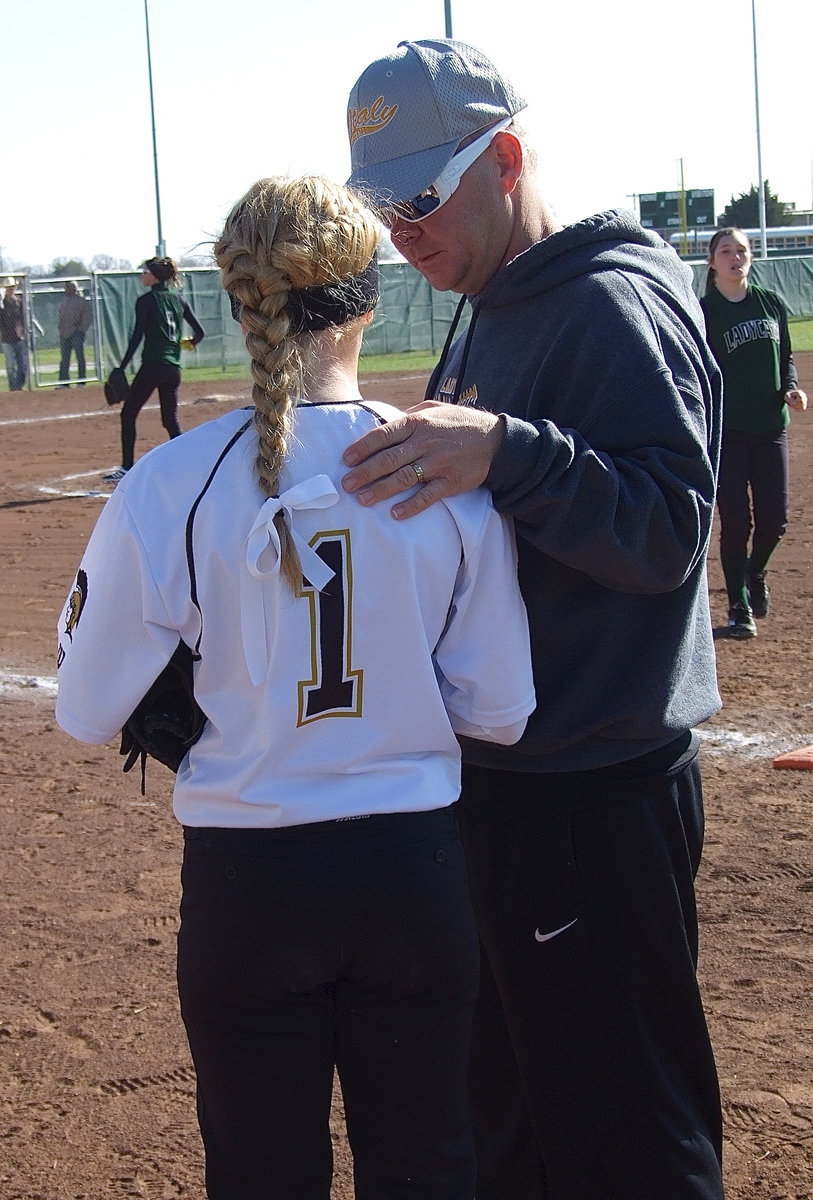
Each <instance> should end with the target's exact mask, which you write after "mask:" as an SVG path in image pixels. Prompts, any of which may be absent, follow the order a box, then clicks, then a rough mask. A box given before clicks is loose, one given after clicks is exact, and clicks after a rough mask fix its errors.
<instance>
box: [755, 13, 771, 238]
mask: <svg viewBox="0 0 813 1200" xmlns="http://www.w3.org/2000/svg"><path fill="white" fill-rule="evenodd" d="M751 28H752V30H753V37H754V107H755V110H756V123H757V174H758V175H759V185H758V186H759V229H760V235H761V236H760V255H759V257H760V258H767V257H768V232H767V224H768V222H767V219H766V215H765V182H764V180H763V178H762V139H761V136H760V132H759V70H758V67H757V9H756V0H751Z"/></svg>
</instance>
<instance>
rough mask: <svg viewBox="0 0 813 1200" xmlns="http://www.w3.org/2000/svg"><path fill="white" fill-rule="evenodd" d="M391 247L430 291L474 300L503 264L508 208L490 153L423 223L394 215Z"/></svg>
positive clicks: (508, 227) (508, 230)
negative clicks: (450, 293) (414, 270)
mask: <svg viewBox="0 0 813 1200" xmlns="http://www.w3.org/2000/svg"><path fill="white" fill-rule="evenodd" d="M388 224H389V227H390V233H391V236H392V241H393V245H394V246H395V247H396V249H397V250H399V251H400V252H401V254H403V256H404V258H405V259H406V260H407V262H409V263H410V264H411V265H412V266H413V267H415V268H417V270H419V271H420V273H421V274H422V275H423V277H424V279H426V280H427V282H428V283H429V284H431V286H432V287H433V288H436V289H437V290H438V291H441V292H446V291H451V292H460V293H463V292H465V293H466V294H467V295H470V296H471V295H476V294H477V293H479V292H481V291H482V290H483V288H484V287H485V285H486V284H487V283H488V281H489V280H490V279H491V278H492V276H493V275H495V274H496V272H497V271H498V270H499V269H500V267H501V266H502V265H503V263H504V261H505V260H506V256H507V252H508V247H509V243H510V240H511V231H512V224H511V209H510V205H509V204H508V203H507V200H506V195H505V192H504V190H503V188H502V187H501V186H500V179H499V169H498V167H497V164H496V158H495V156H494V151H493V149H492V150H490V151H489V152H487V153H486V154H483V155H482V157H481V158H479V159H478V160H477V161H476V162H475V163H474V164H473V165H472V166H471V167H469V169H468V171H466V172H465V174H464V175H463V177H462V179H461V180H460V184H459V185H458V188H457V190H456V191H455V192H454V194H453V195H452V196H451V197H450V198H449V200H447V201H446V203H445V204H443V205H441V207H440V208H438V209H436V210H435V212H433V213H431V214H430V216H428V217H425V218H424V219H423V220H422V221H405V220H404V219H403V218H402V217H398V216H393V217H392V219H391V220H390V221H389V222H388Z"/></svg>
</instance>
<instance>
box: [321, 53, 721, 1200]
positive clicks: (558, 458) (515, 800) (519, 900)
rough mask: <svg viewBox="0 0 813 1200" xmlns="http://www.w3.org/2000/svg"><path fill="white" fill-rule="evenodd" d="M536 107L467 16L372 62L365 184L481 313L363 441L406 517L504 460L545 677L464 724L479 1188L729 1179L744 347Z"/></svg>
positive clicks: (540, 1189)
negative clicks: (723, 935)
mask: <svg viewBox="0 0 813 1200" xmlns="http://www.w3.org/2000/svg"><path fill="white" fill-rule="evenodd" d="M599 102H601V98H597V103H599ZM524 107H525V103H524V101H523V99H522V98H521V96H519V94H518V93H517V91H516V90H515V88H514V87H513V86H512V85H511V84H510V83H509V82H508V81H507V80H506V79H505V77H504V76H503V75H502V74H501V73H500V72H499V71H498V70H497V68H496V67H495V66H494V64H493V63H492V62H491V61H490V60H489V59H488V58H487V57H486V56H485V55H484V54H483V53H482V52H481V51H479V50H477V49H475V48H473V47H471V46H468V45H465V44H464V43H461V42H456V41H451V40H437V41H415V42H402V43H401V44H400V45H399V46H398V47H397V49H396V50H394V51H393V52H392V53H390V54H387V55H384V56H383V57H381V58H380V59H378V60H376V61H375V62H374V63H372V64H371V65H370V66H369V67H368V68H367V69H366V70H365V71H364V72H363V74H362V75H361V77H360V78H359V80H358V81H357V83H356V84H355V85H354V87H353V89H352V92H351V95H350V102H349V106H348V129H349V134H350V142H351V156H352V174H351V180H350V182H351V184H352V185H353V186H354V187H356V188H358V189H360V190H361V191H362V192H363V194H364V195H365V196H366V197H367V198H368V200H369V201H370V202H371V203H373V204H375V205H376V206H377V209H378V211H379V212H380V213H381V215H382V218H383V219H384V221H385V222H386V224H387V225H388V227H389V229H390V233H391V236H392V241H393V243H394V245H395V246H396V247H397V248H398V249H399V250H400V251H401V253H402V254H403V255H404V256H405V258H406V259H407V260H408V261H409V262H410V263H411V264H412V265H413V266H415V267H416V268H417V269H418V270H419V271H420V272H421V273H422V274H423V276H424V277H425V278H426V279H427V280H428V281H429V283H430V284H431V285H432V286H433V287H435V288H437V289H439V290H451V291H455V292H458V293H461V294H462V296H463V297H464V298H463V300H462V301H461V305H462V306H463V307H465V306H466V304H468V307H469V313H470V319H469V324H468V329H467V331H466V332H465V334H463V335H462V336H461V337H459V338H458V339H457V340H456V341H454V342H452V340H451V339H452V336H453V335H452V334H451V333H450V339H449V341H448V342H447V345H446V347H445V349H444V352H443V355H442V358H441V360H440V362H439V364H438V366H437V368H436V370H435V372H434V374H433V376H432V378H431V380H430V383H429V387H428V390H427V393H426V396H427V400H429V401H430V402H432V403H430V404H429V405H423V406H419V407H418V408H417V409H415V410H413V411H412V412H409V413H407V414H405V415H404V416H402V417H400V418H399V419H398V420H396V421H393V422H390V423H389V424H388V425H387V426H386V427H384V428H382V429H379V430H374V431H372V432H370V433H368V434H367V435H366V436H365V437H364V438H362V439H360V440H358V441H357V442H356V443H355V444H354V445H352V446H351V447H350V448H349V449H348V450H347V451H346V453H345V461H346V463H347V464H348V465H349V466H350V467H351V468H352V469H351V470H350V471H349V472H348V473H347V475H346V476H345V478H344V481H343V484H344V487H345V488H346V490H347V491H348V492H349V493H351V494H353V495H355V496H357V497H358V498H359V500H360V501H361V502H362V503H363V504H364V505H366V506H369V505H374V504H376V503H378V502H380V501H382V500H385V499H388V498H390V497H394V496H398V497H399V499H398V502H397V503H396V504H395V505H394V506H393V507H392V510H391V511H392V516H393V517H394V518H395V519H396V520H400V521H407V522H408V519H410V518H414V517H415V516H416V514H419V513H424V512H425V511H426V510H427V509H429V508H430V506H431V505H433V504H435V503H436V502H438V501H439V500H442V498H444V497H447V496H450V495H453V494H454V493H456V492H458V491H461V490H463V489H466V488H469V487H474V486H477V485H480V484H485V486H486V487H488V488H489V489H490V490H491V493H492V495H493V497H494V502H495V505H496V507H497V509H498V510H499V511H501V512H503V513H506V514H509V515H511V516H513V517H514V519H515V521H516V528H517V534H518V543H519V574H520V584H521V587H522V590H523V595H524V598H525V602H526V605H527V608H528V614H529V620H530V624H531V638H532V647H533V653H534V667H535V674H536V684H537V695H538V698H539V703H538V705H537V708H536V710H535V712H534V713H533V715H532V716H531V718H530V719H529V721H528V726H527V729H526V732H525V734H524V735H523V737H522V738H521V739H520V741H519V742H518V743H517V744H516V745H514V746H510V747H509V746H488V745H487V744H486V743H481V744H480V745H479V746H478V745H476V744H475V743H474V742H472V741H470V740H466V739H464V740H463V755H464V771H463V790H462V797H461V801H460V804H459V812H460V820H461V831H462V835H463V840H464V845H465V847H466V851H467V856H468V862H469V872H470V878H471V884H472V893H473V897H474V904H475V911H476V914H477V919H478V923H479V928H480V935H481V939H482V944H483V948H484V961H483V980H482V986H481V994H480V1001H479V1007H478V1012H477V1015H476V1019H475V1036H474V1046H473V1069H472V1105H473V1113H474V1119H475V1128H476V1135H477V1148H478V1182H477V1189H476V1196H477V1200H508V1198H509V1197H510V1200H542V1197H551V1198H552V1197H556V1200H608V1198H609V1197H613V1200H665V1198H666V1197H674V1198H677V1197H680V1200H720V1198H721V1197H722V1194H723V1191H722V1178H721V1165H720V1160H721V1142H722V1134H721V1115H720V1097H719V1088H718V1083H717V1075H716V1069H715V1064H714V1058H713V1054H712V1050H711V1046H710V1041H709V1036H708V1030H707V1028H706V1022H705V1018H704V1014H703V1006H702V1002H701V997H700V994H699V990H698V985H697V980H696V962H697V935H698V929H697V916H696V912H695V900H694V887H693V880H694V875H695V872H696V871H697V868H698V864H699V861H700V854H701V847H702V840H703V797H702V788H701V782H700V775H699V770H698V763H697V753H698V739H697V737H696V735H695V734H694V733H693V732H692V730H693V727H694V726H695V725H697V724H698V723H699V722H702V721H703V720H705V719H706V718H707V717H709V716H710V715H711V714H712V713H713V712H714V711H715V710H716V709H717V708H718V707H719V704H720V699H719V695H718V691H717V686H716V679H715V661H714V646H713V641H712V628H711V620H710V614H709V603H708V586H707V581H706V555H707V550H708V542H709V535H710V531H711V524H712V513H713V507H714V492H715V480H716V473H717V464H718V456H719V444H720V429H721V385H720V375H719V372H718V370H717V367H716V364H715V362H714V360H713V358H712V356H711V354H710V351H709V349H708V347H707V345H706V342H705V339H704V335H703V319H702V314H701V312H700V308H699V305H698V302H697V300H696V299H695V297H694V295H693V292H692V289H691V283H690V277H689V272H688V271H687V269H686V267H685V266H684V265H683V264H681V262H680V261H679V259H678V257H677V255H676V254H675V253H674V251H673V250H672V249H671V248H670V247H669V246H667V245H666V243H664V242H663V241H662V240H661V239H660V238H658V237H656V236H655V235H653V234H651V233H648V232H647V231H645V230H643V229H642V228H641V226H640V225H639V224H638V223H637V222H636V221H635V220H634V218H633V217H632V216H631V215H630V214H627V213H624V212H620V211H610V212H605V213H599V214H597V215H595V216H592V217H589V218H588V219H586V220H584V221H580V222H578V223H577V224H574V225H571V226H568V227H566V228H562V227H561V225H560V224H559V222H558V221H557V220H556V219H555V217H554V215H553V213H552V212H551V210H550V208H549V207H548V205H547V204H546V202H545V199H544V196H543V194H542V190H541V186H540V181H539V177H538V171H537V162H536V154H535V152H534V151H533V149H532V147H531V145H530V143H529V139H528V136H527V134H526V133H525V132H524V131H523V129H522V127H521V126H520V125H519V123H518V122H517V120H516V116H517V114H518V113H520V112H521V110H522V109H523V108H524ZM435 401H439V402H440V403H438V404H435V403H434V402H435ZM416 474H419V476H420V483H421V486H420V488H419V489H418V490H417V492H414V493H411V494H409V495H406V496H405V495H403V494H401V493H403V492H404V489H405V488H407V487H409V486H410V485H414V483H415V478H416ZM399 494H400V495H399Z"/></svg>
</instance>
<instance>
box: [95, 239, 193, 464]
mask: <svg viewBox="0 0 813 1200" xmlns="http://www.w3.org/2000/svg"><path fill="white" fill-rule="evenodd" d="M141 282H142V284H143V285H144V287H146V288H149V289H150V290H149V291H148V292H146V293H145V294H144V295H143V296H139V298H138V300H136V306H135V308H136V317H135V327H134V329H133V333H132V336H131V338H130V342H129V345H128V346H127V350H126V351H125V354H124V358H123V359H122V361H121V367H122V369H123V368H124V367H126V366H127V364H128V363H129V362H130V359H131V358H132V357H133V355H134V354H135V352H136V350H137V349H138V347H139V346H140V344H141V342H142V340H143V342H144V350H143V352H142V355H141V367H140V368H139V370H138V372H137V374H136V377H135V379H134V380H133V384H132V387H131V388H130V395H129V396H128V397H127V399H126V400H125V401H124V406H123V407H122V410H121V466H120V467H116V469H115V470H114V471H111V472H110V474H109V475H105V476H104V479H105V481H106V482H107V483H118V482H119V480H121V479H123V478H124V476H125V475H126V474H127V472H128V471H129V470H130V468H131V467H132V465H133V459H134V457H135V440H136V418H137V416H138V414H139V413H140V412H141V409H142V408H143V407H144V405H145V404H146V403H147V401H148V400H149V398H150V396H151V395H152V393H153V392H154V391H155V389H156V388H157V389H158V399H159V401H160V404H161V424H162V425H163V426H164V429H166V431H167V436H168V437H170V438H174V437H178V435H179V434H180V432H181V427H180V425H179V424H178V388H179V387H180V383H181V349H184V350H192V349H194V348H195V346H197V344H198V343H199V342H201V341H203V338H204V337H205V336H206V335H205V333H204V330H203V327H202V325H201V323H200V321H199V320H198V319H197V317H196V316H195V314H194V313H193V312H192V309H191V308H190V307H189V305H188V304H187V303H186V301H185V300H183V299H182V298H181V297H180V296H179V295H178V293H177V291H174V290H172V289H173V288H175V287H177V286H178V285H179V283H180V276H179V273H178V268H177V266H176V264H175V263H174V262H173V260H172V259H171V258H148V259H147V261H146V262H145V263H144V264H143V265H142V271H141ZM183 321H186V322H187V323H188V324H189V325H190V326H191V327H192V334H193V336H192V337H191V338H182V337H181V330H182V322H183Z"/></svg>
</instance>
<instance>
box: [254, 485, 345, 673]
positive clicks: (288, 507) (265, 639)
mask: <svg viewBox="0 0 813 1200" xmlns="http://www.w3.org/2000/svg"><path fill="white" fill-rule="evenodd" d="M338 500H339V493H338V492H337V491H336V489H335V487H334V486H333V484H332V482H331V480H330V479H329V478H328V476H327V475H314V476H313V477H312V478H311V479H306V480H304V481H303V482H302V483H297V484H296V485H295V486H294V487H292V488H289V489H288V490H287V491H286V492H283V493H282V494H281V495H280V496H269V498H268V499H267V500H266V502H265V504H263V506H262V508H261V509H260V511H259V512H258V513H257V516H256V518H255V520H254V524H253V525H252V527H251V530H250V532H249V535H248V537H247V538H246V543H245V551H246V567H247V568H248V570H247V571H241V572H240V615H241V623H242V634H243V653H244V655H245V659H246V667H247V668H248V673H249V676H250V678H251V682H252V683H253V684H254V686H255V687H257V686H258V685H259V684H261V683H262V682H263V680H264V679H265V677H266V674H267V672H268V664H269V661H270V657H271V645H272V630H271V628H270V627H269V613H268V611H267V601H268V600H269V599H271V597H268V596H267V595H266V588H265V587H264V586H263V583H264V580H266V579H267V578H269V576H272V575H279V573H280V562H281V557H282V548H281V546H280V541H279V534H278V533H277V528H276V526H275V524H274V517H275V516H276V515H277V513H278V512H279V511H280V510H281V509H282V510H284V512H285V515H286V517H287V519H288V528H289V529H290V530H291V536H292V539H293V543H294V545H295V546H296V549H297V553H298V554H299V561H300V562H301V564H302V571H303V574H304V575H305V576H306V577H307V579H308V581H309V582H310V583H311V584H312V585H313V587H315V588H316V589H317V590H318V591H321V590H322V588H323V587H324V586H325V584H327V583H328V582H329V581H330V580H331V579H332V578H333V576H334V575H335V571H333V570H331V568H330V567H329V566H328V565H327V563H326V562H324V560H323V559H321V558H320V557H319V555H318V554H317V553H316V551H315V550H314V549H313V547H311V546H309V545H308V543H307V542H306V541H305V540H304V538H302V537H300V536H299V534H297V533H296V532H294V529H293V522H292V520H291V514H292V513H293V512H294V510H295V509H308V508H332V507H333V505H334V504H337V503H338Z"/></svg>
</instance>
